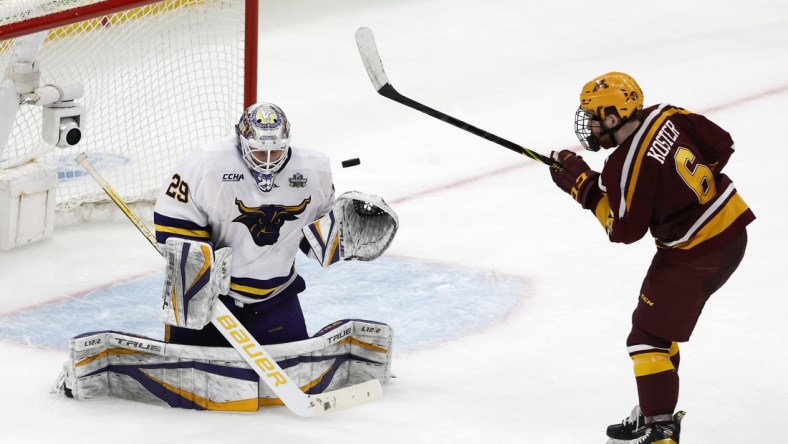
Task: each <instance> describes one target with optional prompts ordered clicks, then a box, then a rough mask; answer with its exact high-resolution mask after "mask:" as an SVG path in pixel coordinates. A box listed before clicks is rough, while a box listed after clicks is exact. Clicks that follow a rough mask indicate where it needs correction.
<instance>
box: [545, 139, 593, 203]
mask: <svg viewBox="0 0 788 444" xmlns="http://www.w3.org/2000/svg"><path fill="white" fill-rule="evenodd" d="M551 157H552V158H553V159H555V160H557V161H559V162H561V165H563V168H561V169H558V168H554V167H550V176H551V177H552V178H553V182H555V184H556V185H558V188H561V189H562V190H564V191H566V192H567V193H569V195H570V196H572V198H574V199H575V200H576V201H577V202H579V203H580V205H582V206H583V208H590V205H588V204H589V203H590V202H588V197H589V192H590V191H591V189H592V188H593V185H594V183H595V182H596V179H597V177H599V173H597V172H596V171H594V170H592V169H591V168H590V167H589V166H588V164H587V163H586V162H585V161H584V160H583V158H582V157H580V156H578V155H576V154H575V153H573V152H571V151H569V150H562V151H560V152H555V151H553V153H552V154H551Z"/></svg>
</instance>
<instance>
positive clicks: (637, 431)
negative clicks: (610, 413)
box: [607, 405, 646, 444]
mask: <svg viewBox="0 0 788 444" xmlns="http://www.w3.org/2000/svg"><path fill="white" fill-rule="evenodd" d="M644 433H646V419H645V418H644V417H643V413H642V412H641V411H640V406H639V405H636V406H635V408H633V409H632V413H630V414H629V416H628V417H626V418H624V419H623V420H622V421H621V423H620V424H613V425H610V426H608V427H607V437H608V438H609V439H608V441H607V444H628V443H629V442H630V441H632V440H635V439H638V438H640V437H641V436H643V434H644Z"/></svg>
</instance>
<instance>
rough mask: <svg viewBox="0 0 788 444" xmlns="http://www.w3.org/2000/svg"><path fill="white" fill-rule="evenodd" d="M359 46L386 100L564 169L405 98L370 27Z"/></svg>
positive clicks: (358, 32)
mask: <svg viewBox="0 0 788 444" xmlns="http://www.w3.org/2000/svg"><path fill="white" fill-rule="evenodd" d="M356 45H358V52H359V54H360V55H361V60H362V61H363V62H364V67H365V68H366V69H367V74H368V75H369V79H370V80H371V81H372V86H374V87H375V90H376V91H377V92H378V94H380V95H381V96H383V97H386V98H387V99H391V100H393V101H395V102H399V103H401V104H403V105H405V106H407V107H409V108H413V109H415V110H418V111H421V112H423V113H424V114H427V115H429V116H432V117H434V118H436V119H438V120H442V121H444V122H446V123H448V124H449V125H453V126H456V127H457V128H460V129H463V130H465V131H468V132H469V133H471V134H475V135H477V136H479V137H482V138H484V139H487V140H489V141H490V142H494V143H497V144H498V145H501V146H503V147H504V148H508V149H510V150H512V151H514V152H515V153H518V154H522V155H523V156H526V157H530V158H531V159H534V160H536V161H538V162H541V163H543V164H545V165H548V166H551V167H555V168H561V164H560V163H558V162H557V161H555V160H553V159H551V158H550V157H547V156H544V155H542V154H539V153H537V152H535V151H531V150H529V149H528V148H525V147H523V146H520V145H518V144H516V143H514V142H510V141H508V140H506V139H504V138H502V137H498V136H496V135H495V134H492V133H488V132H487V131H485V130H483V129H481V128H477V127H475V126H473V125H471V124H469V123H465V122H463V121H462V120H459V119H456V118H454V117H452V116H450V115H448V114H445V113H442V112H440V111H438V110H436V109H433V108H430V107H429V106H427V105H424V104H422V103H419V102H417V101H415V100H413V99H410V98H408V97H405V96H403V95H402V94H400V93H399V92H398V91H397V90H395V89H394V87H393V86H391V82H389V78H388V76H387V75H386V72H385V71H384V70H383V61H382V60H381V59H380V53H379V52H378V48H377V45H376V44H375V35H374V34H372V30H371V29H369V28H367V27H361V28H358V30H356Z"/></svg>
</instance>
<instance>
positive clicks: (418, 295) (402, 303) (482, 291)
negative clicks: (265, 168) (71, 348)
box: [0, 256, 527, 351]
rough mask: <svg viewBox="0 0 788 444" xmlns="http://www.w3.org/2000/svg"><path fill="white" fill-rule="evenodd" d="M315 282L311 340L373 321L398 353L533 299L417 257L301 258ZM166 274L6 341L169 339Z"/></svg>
mask: <svg viewBox="0 0 788 444" xmlns="http://www.w3.org/2000/svg"><path fill="white" fill-rule="evenodd" d="M296 268H297V269H298V271H299V273H300V274H301V275H302V276H303V277H304V279H305V280H306V281H307V289H306V291H304V292H303V293H302V294H301V295H300V300H301V306H302V307H303V310H304V315H305V317H306V321H307V328H308V330H309V332H310V334H313V333H315V332H317V331H318V330H319V329H320V328H321V327H323V326H325V325H327V324H330V323H331V322H333V321H336V320H338V319H348V318H356V319H368V320H373V321H379V322H385V323H387V324H389V325H391V326H392V327H393V328H394V348H395V350H396V351H409V350H414V349H418V348H422V347H424V346H428V345H430V344H432V343H436V342H439V341H443V340H447V339H451V338H454V337H458V336H462V335H464V334H467V333H470V332H472V331H473V330H476V329H479V328H482V327H484V326H486V325H490V324H492V323H494V322H496V321H497V320H499V319H500V318H502V317H503V316H504V315H505V314H506V313H507V312H508V311H509V310H511V308H512V307H513V306H514V305H515V304H516V303H517V301H518V299H519V298H520V297H522V296H523V295H525V294H526V293H527V287H526V285H525V284H524V282H523V281H522V280H520V279H518V278H515V277H511V276H506V275H500V274H497V273H492V272H485V271H474V270H468V269H464V268H457V267H451V266H447V265H439V264H435V263H430V262H423V261H418V260H413V259H405V258H393V257H386V256H384V257H381V258H380V259H377V260H375V261H373V262H342V263H340V264H336V265H333V266H331V267H329V268H322V267H320V266H319V265H318V264H317V263H316V262H314V261H312V260H308V259H306V258H303V257H301V256H299V259H298V260H297V261H296ZM163 281H164V275H163V273H162V274H154V275H150V276H146V277H143V278H140V279H136V280H134V281H132V282H127V283H123V284H119V285H116V286H113V287H110V288H105V289H100V290H96V291H95V292H92V293H90V294H87V295H85V296H82V297H78V298H72V299H68V300H64V301H61V302H58V303H54V304H49V305H46V306H43V307H40V308H36V309H31V310H26V311H23V312H19V313H15V314H11V315H7V316H3V317H0V336H4V337H7V338H11V339H15V340H18V341H22V342H25V343H30V344H38V345H43V346H47V347H52V348H58V349H66V348H67V347H68V342H69V339H70V338H72V337H74V336H76V335H78V334H81V333H85V332H89V331H97V330H116V331H123V332H128V333H136V334H141V335H145V336H149V337H152V338H156V339H162V338H163V335H164V326H163V324H161V323H160V322H159V320H158V316H159V308H160V306H161V291H162V286H163Z"/></svg>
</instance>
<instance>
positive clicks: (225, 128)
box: [0, 0, 256, 217]
mask: <svg viewBox="0 0 788 444" xmlns="http://www.w3.org/2000/svg"><path fill="white" fill-rule="evenodd" d="M102 3H105V2H101V1H96V0H93V1H89V0H70V1H69V0H60V1H51V0H50V1H44V0H37V1H35V0H34V1H31V0H24V1H18V0H17V1H1V2H0V26H2V25H6V24H8V23H10V22H14V21H19V20H20V19H21V20H23V21H24V20H27V21H28V22H29V21H30V20H29V19H30V18H33V17H38V16H41V15H42V14H44V13H46V14H51V13H54V12H59V11H62V10H65V9H69V8H74V7H79V6H84V5H85V4H102ZM115 3H117V2H115ZM47 32H48V34H47V37H46V40H45V42H44V44H43V46H42V48H41V50H40V52H39V54H38V57H37V60H38V64H39V69H40V72H41V85H45V84H48V83H56V84H67V83H70V82H73V81H77V82H81V83H82V85H83V86H84V91H85V92H84V95H83V97H82V98H81V99H79V100H77V102H78V103H80V104H82V105H83V106H84V107H85V109H86V114H85V116H84V121H83V123H82V130H83V132H82V134H83V138H82V141H81V142H80V143H79V144H77V145H76V146H75V147H72V148H65V149H61V148H54V147H52V146H51V145H48V144H46V143H45V142H44V141H43V140H42V138H41V127H42V121H41V120H42V119H41V113H42V110H41V107H38V106H33V105H21V106H20V107H19V110H18V111H17V112H16V118H15V120H14V123H13V127H12V129H11V132H10V135H9V137H8V141H7V145H6V146H5V149H4V150H2V151H0V152H2V157H0V168H4V167H9V166H12V165H13V164H14V163H15V161H16V162H18V161H19V159H20V158H21V159H25V158H27V157H31V156H38V155H39V153H43V154H40V156H38V160H39V161H43V162H47V163H51V164H54V165H56V166H57V167H58V171H59V175H58V176H59V177H58V179H59V185H58V190H57V202H58V204H57V205H58V207H57V210H58V214H59V215H60V216H62V215H64V214H65V213H68V212H71V211H74V210H75V209H77V208H78V207H80V206H82V205H84V204H86V203H91V202H101V201H107V198H106V196H105V195H104V193H103V191H102V190H101V188H99V187H98V186H97V185H96V184H95V183H94V182H93V180H92V179H91V178H90V177H89V176H88V175H86V174H84V171H83V170H82V169H81V168H80V167H78V166H77V164H76V163H75V162H74V160H73V159H74V157H75V156H76V155H77V154H79V153H80V152H83V151H84V152H86V153H87V154H88V156H89V158H90V159H91V161H92V162H93V164H94V165H95V166H96V168H97V169H99V171H100V172H101V174H102V175H103V176H104V177H105V178H106V179H107V181H108V182H109V183H110V184H112V186H113V187H114V188H115V189H116V190H117V191H118V193H119V194H120V195H121V196H122V197H123V198H124V199H125V200H126V201H127V202H129V203H133V202H139V201H152V200H153V198H154V196H155V193H156V191H157V190H158V188H159V187H160V186H161V185H162V184H164V182H165V181H166V175H167V173H168V172H169V171H170V170H171V168H172V167H173V165H174V163H175V162H176V161H177V160H179V159H181V158H182V157H183V156H184V154H185V153H186V152H188V151H190V150H191V149H193V148H194V147H196V146H198V145H200V144H203V143H206V142H208V141H210V140H213V139H215V138H218V137H221V136H224V135H228V134H231V133H232V131H233V124H234V123H235V122H236V120H237V119H238V117H239V116H240V115H241V112H242V111H243V105H244V103H243V101H244V97H243V84H244V68H245V63H244V55H243V54H244V45H245V42H244V1H243V0H167V1H161V2H155V3H151V4H149V5H147V6H142V7H137V8H134V9H130V10H126V11H121V12H117V13H114V14H110V15H105V16H100V17H97V18H94V19H89V20H85V21H81V22H76V23H73V24H71V25H66V26H62V27H59V28H55V29H50V30H49V31H47ZM0 36H2V34H0ZM255 38H256V37H255ZM15 43H16V40H15V39H9V40H3V41H0V80H2V79H3V77H4V76H5V75H6V73H7V71H8V69H9V64H10V63H11V62H12V59H13V57H12V56H13V52H14V51H13V48H14V44H15ZM1 137H2V135H0V142H2V138H1ZM88 212H90V210H89V211H88ZM66 217H67V216H66Z"/></svg>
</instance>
